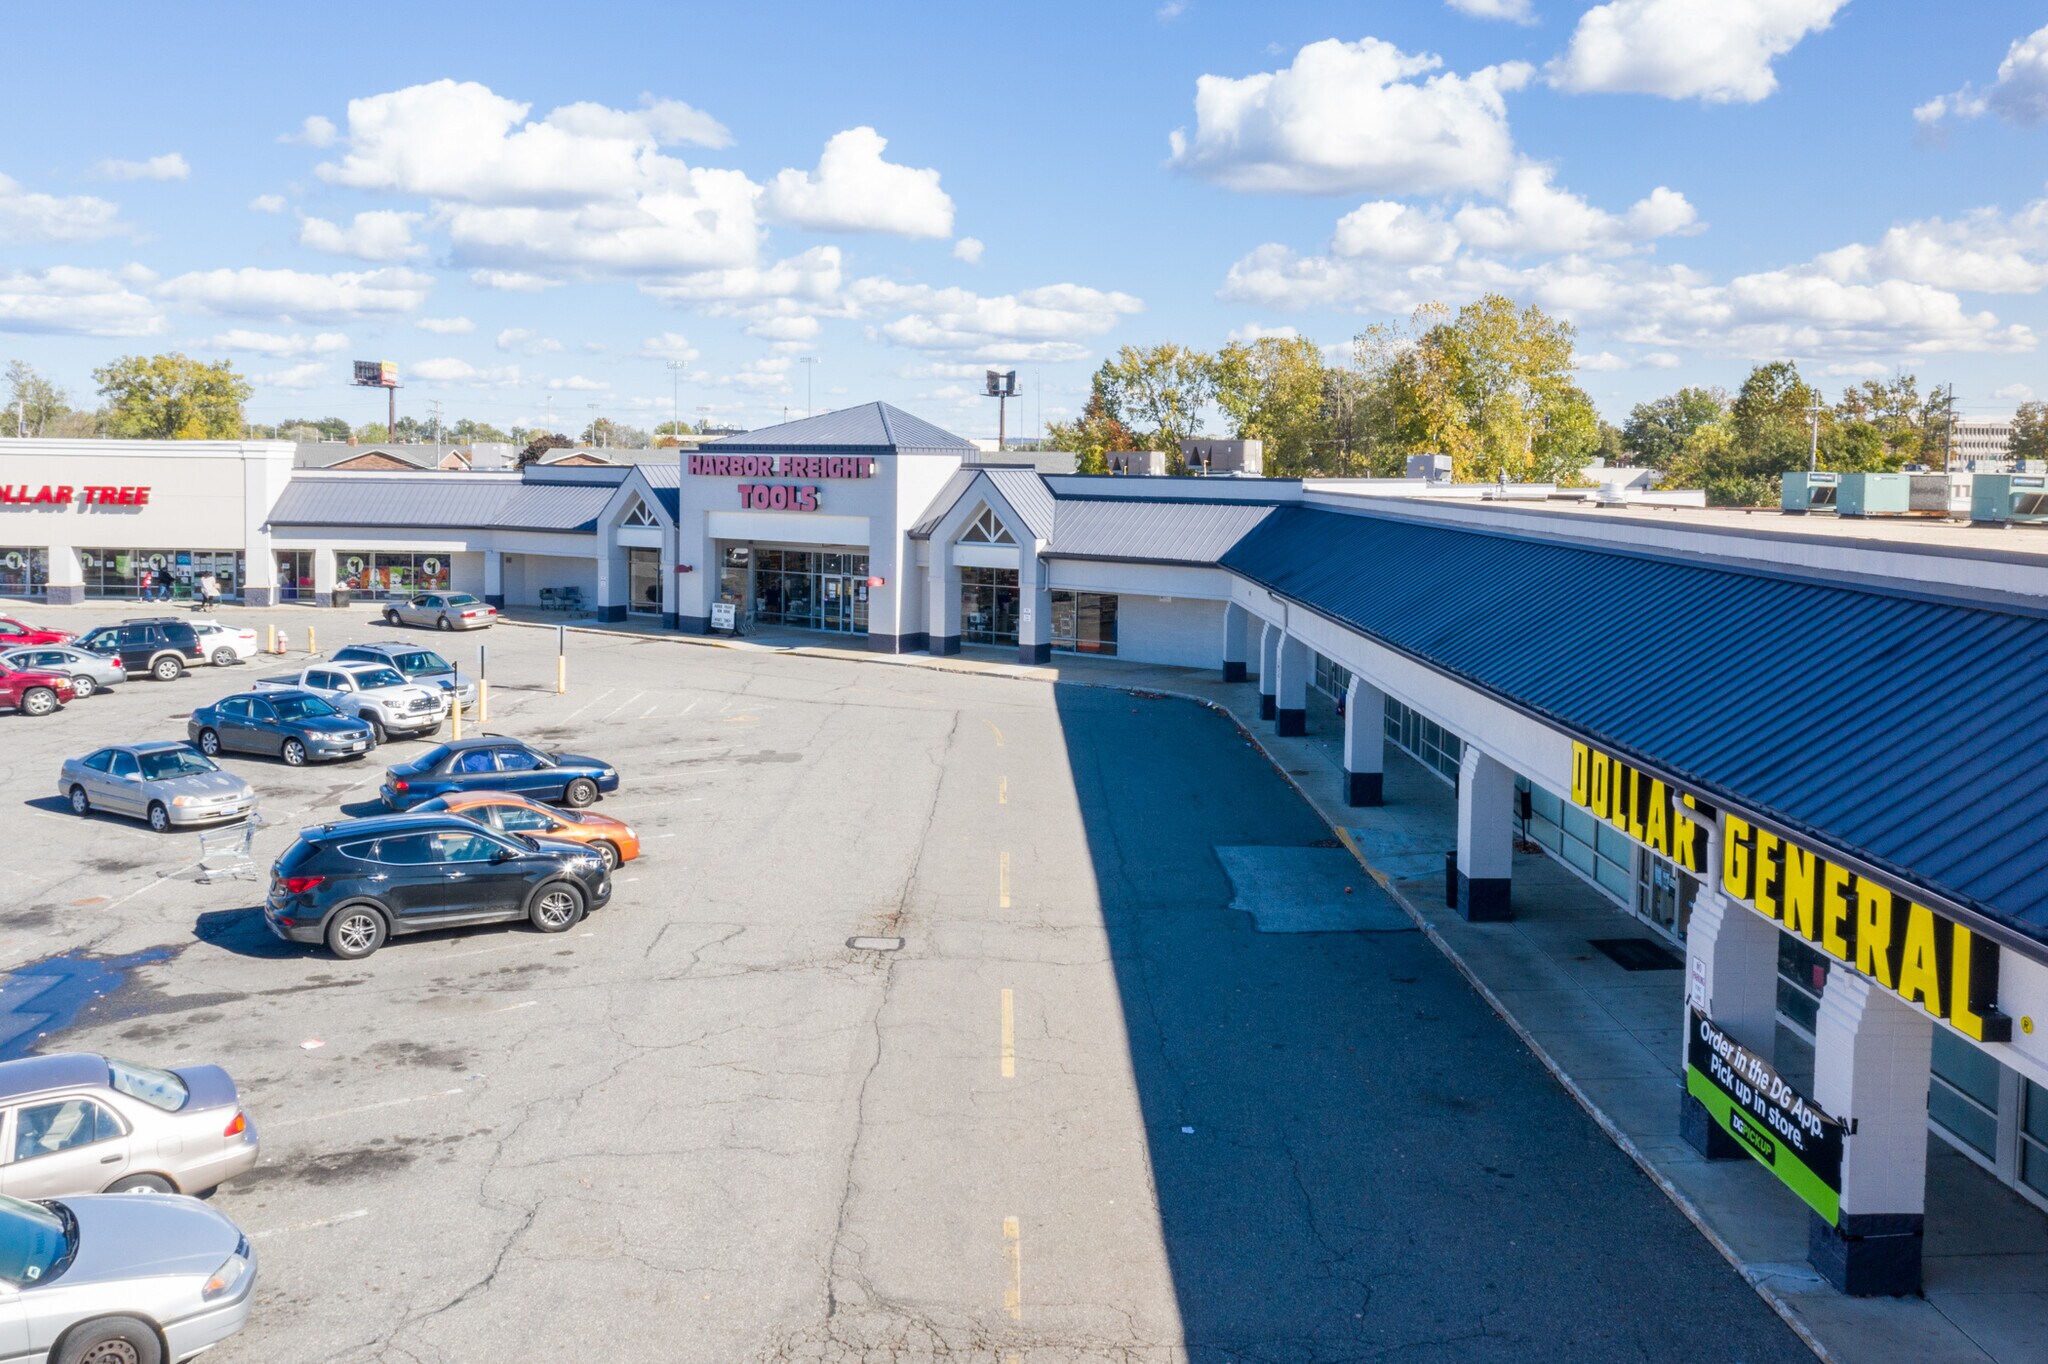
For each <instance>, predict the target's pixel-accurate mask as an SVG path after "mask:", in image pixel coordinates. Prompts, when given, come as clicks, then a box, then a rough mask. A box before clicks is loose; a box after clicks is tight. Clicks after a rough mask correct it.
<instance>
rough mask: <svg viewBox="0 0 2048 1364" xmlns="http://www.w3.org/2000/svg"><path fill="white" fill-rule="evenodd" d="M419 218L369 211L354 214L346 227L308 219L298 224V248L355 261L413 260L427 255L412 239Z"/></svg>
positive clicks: (393, 212)
mask: <svg viewBox="0 0 2048 1364" xmlns="http://www.w3.org/2000/svg"><path fill="white" fill-rule="evenodd" d="M423 216H424V215H423V214H419V213H400V212H397V211H396V210H393V209H372V210H371V211H369V212H367V213H358V214H356V216H355V220H354V221H353V222H351V223H349V224H348V226H346V227H343V226H342V225H340V224H339V223H331V222H329V221H327V219H325V218H308V219H306V220H305V221H304V222H302V223H300V224H299V245H301V246H306V247H311V248H312V249H313V250H315V251H325V252H327V253H328V254H329V255H334V256H354V257H356V258H357V259H358V260H369V261H398V260H413V259H416V258H417V257H420V256H423V255H425V254H426V253H427V248H426V247H425V246H424V245H422V244H421V243H419V242H416V241H414V240H413V239H412V229H413V226H414V224H416V223H418V222H419V221H420V219H421V218H422V217H423Z"/></svg>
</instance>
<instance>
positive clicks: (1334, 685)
mask: <svg viewBox="0 0 2048 1364" xmlns="http://www.w3.org/2000/svg"><path fill="white" fill-rule="evenodd" d="M1315 685H1316V690H1317V691H1320V692H1322V693H1323V694H1324V695H1325V696H1328V697H1330V698H1331V699H1333V700H1334V699H1336V698H1338V697H1341V696H1343V695H1344V694H1345V693H1346V692H1347V691H1349V690H1350V689H1351V669H1349V668H1346V667H1344V666H1343V665H1341V664H1337V663H1332V662H1331V661H1330V660H1329V659H1327V658H1324V657H1323V656H1322V655H1321V654H1317V655H1316V676H1315Z"/></svg>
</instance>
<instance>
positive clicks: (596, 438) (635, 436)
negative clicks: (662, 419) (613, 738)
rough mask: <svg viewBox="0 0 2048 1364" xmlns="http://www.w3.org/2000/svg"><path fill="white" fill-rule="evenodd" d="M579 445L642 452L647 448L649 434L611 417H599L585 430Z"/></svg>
mask: <svg viewBox="0 0 2048 1364" xmlns="http://www.w3.org/2000/svg"><path fill="white" fill-rule="evenodd" d="M578 443H579V444H583V445H595V446H601V447H605V448H609V449H613V450H640V449H644V448H646V445H647V433H646V432H645V431H643V430H641V429H640V428H639V427H637V426H628V425H626V424H625V423H624V422H617V421H613V420H612V419H611V418H610V417H599V418H597V419H595V420H594V421H592V422H591V423H590V425H588V426H586V427H584V428H583V435H582V437H581V439H580V440H579V442H578Z"/></svg>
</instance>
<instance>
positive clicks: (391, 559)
mask: <svg viewBox="0 0 2048 1364" xmlns="http://www.w3.org/2000/svg"><path fill="white" fill-rule="evenodd" d="M454 567H455V553H454V551H453V550H440V551H432V552H429V553H425V554H394V553H391V552H389V551H386V550H381V549H380V550H369V549H345V550H342V551H340V552H338V553H337V554H336V555H335V556H334V568H335V574H336V576H337V577H338V578H339V579H340V581H341V585H342V586H343V587H346V588H347V589H349V591H351V592H357V593H361V594H362V595H364V596H370V597H385V598H392V599H397V598H401V597H410V596H411V595H412V594H413V593H415V592H446V591H447V590H448V589H449V587H450V586H451V581H450V580H451V576H452V574H453V571H454Z"/></svg>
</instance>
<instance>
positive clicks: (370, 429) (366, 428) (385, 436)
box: [349, 422, 392, 445]
mask: <svg viewBox="0 0 2048 1364" xmlns="http://www.w3.org/2000/svg"><path fill="white" fill-rule="evenodd" d="M349 434H350V435H352V436H354V437H355V438H356V439H357V440H358V441H360V442H361V443H362V444H364V445H390V444H391V443H392V440H391V428H390V427H388V426H386V425H385V424H384V423H383V422H364V423H363V424H362V425H361V426H358V427H357V428H356V429H355V430H354V431H352V432H350V433H349Z"/></svg>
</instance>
